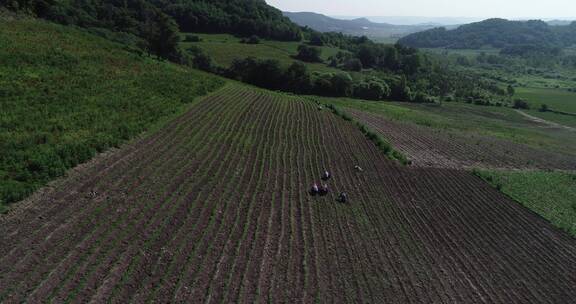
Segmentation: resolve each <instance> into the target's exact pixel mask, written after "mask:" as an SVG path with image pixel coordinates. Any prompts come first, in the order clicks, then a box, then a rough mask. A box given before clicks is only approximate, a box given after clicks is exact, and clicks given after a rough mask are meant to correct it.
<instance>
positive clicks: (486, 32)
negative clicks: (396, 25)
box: [399, 19, 576, 55]
mask: <svg viewBox="0 0 576 304" xmlns="http://www.w3.org/2000/svg"><path fill="white" fill-rule="evenodd" d="M399 43H401V44H403V45H407V46H412V47H422V48H439V47H444V48H453V49H481V48H486V47H492V48H498V49H505V50H506V51H505V53H508V54H514V55H523V54H525V53H545V54H554V53H555V52H557V51H558V48H562V47H567V46H572V45H573V44H574V43H576V22H573V23H572V24H570V25H567V26H550V25H548V24H547V23H546V22H544V21H540V20H531V21H509V20H505V19H488V20H485V21H482V22H476V23H472V24H466V25H462V26H460V27H458V28H457V29H454V30H446V28H443V27H441V28H436V29H431V30H427V31H424V32H419V33H415V34H411V35H408V36H406V37H404V38H402V39H400V40H399ZM520 53H521V54H520Z"/></svg>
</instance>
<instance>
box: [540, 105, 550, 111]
mask: <svg viewBox="0 0 576 304" xmlns="http://www.w3.org/2000/svg"><path fill="white" fill-rule="evenodd" d="M549 110H550V109H549V108H548V105H547V104H543V105H541V106H540V112H548V111H549Z"/></svg>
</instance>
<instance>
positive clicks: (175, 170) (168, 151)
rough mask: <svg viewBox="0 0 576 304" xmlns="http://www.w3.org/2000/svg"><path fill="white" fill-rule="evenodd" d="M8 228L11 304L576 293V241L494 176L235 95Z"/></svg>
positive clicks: (551, 298) (310, 112) (99, 169)
mask: <svg viewBox="0 0 576 304" xmlns="http://www.w3.org/2000/svg"><path fill="white" fill-rule="evenodd" d="M356 165H358V166H361V167H362V168H363V171H362V172H359V171H357V170H355V168H354V166H356ZM326 169H328V170H330V171H331V172H332V179H331V180H329V181H327V182H326V183H327V184H328V185H329V193H328V194H327V195H326V196H310V195H309V194H308V190H309V189H310V187H311V185H312V183H314V182H320V181H319V179H320V175H321V173H322V172H323V171H324V170H326ZM343 191H344V192H347V193H348V197H349V201H348V202H347V203H339V202H337V201H336V197H337V195H338V193H340V192H343ZM0 222H1V223H2V225H0V286H2V287H3V288H2V289H1V290H0V302H6V303H19V302H57V303H61V302H78V303H86V302H90V301H93V302H96V303H101V302H112V303H128V302H134V303H143V302H177V303H190V302H201V303H204V302H208V303H222V302H225V303H254V302H256V301H257V302H274V303H288V302H290V303H294V302H304V303H311V302H326V303H335V302H340V303H342V302H344V303H357V302H360V303H464V302H465V303H486V302H488V303H511V302H522V303H525V302H541V303H567V302H570V301H571V300H572V299H574V297H576V290H574V289H573V288H572V287H573V286H574V284H576V264H575V263H573V261H574V260H575V259H576V240H575V239H573V238H571V237H569V236H568V235H566V234H565V233H562V232H560V231H558V230H557V229H556V228H554V227H552V226H551V225H550V224H549V223H548V222H546V221H544V220H542V219H541V218H540V217H538V216H536V215H535V214H533V213H531V212H529V211H527V210H525V209H524V208H522V207H521V206H519V205H518V204H516V203H515V202H513V201H511V200H510V199H508V198H507V197H505V196H503V195H502V194H500V193H499V192H498V191H496V190H495V189H492V188H491V187H490V186H489V185H487V184H486V183H484V182H483V181H482V180H481V179H479V178H477V177H474V176H472V175H470V174H468V173H466V172H462V171H452V170H444V169H416V168H407V167H401V166H399V165H398V164H396V163H394V162H391V161H389V160H387V159H386V158H385V157H384V154H383V153H382V152H381V151H380V150H379V149H378V148H377V147H376V146H375V145H374V144H373V143H371V142H369V141H367V140H366V138H365V137H364V135H363V134H362V133H361V132H360V131H359V130H358V128H357V126H356V125H354V124H352V123H350V122H348V121H345V120H343V119H341V118H339V117H337V116H336V115H334V114H332V113H330V112H328V111H319V110H318V106H317V105H316V104H315V103H312V102H310V101H305V100H302V99H300V98H298V97H292V96H290V97H289V96H285V95H279V94H274V93H269V92H263V91H258V90H254V89H250V88H245V87H239V86H229V87H227V88H226V89H224V90H222V91H219V92H218V93H216V94H214V95H212V96H210V97H208V98H205V99H204V100H203V101H201V102H199V103H196V104H194V105H193V106H192V107H191V108H190V111H188V112H187V113H186V114H185V115H182V116H180V117H179V118H178V119H176V120H175V121H173V122H172V123H171V124H169V125H168V126H166V127H165V128H163V129H161V130H160V131H159V132H157V133H155V134H152V135H151V136H149V137H147V138H144V139H142V140H140V141H138V142H135V143H133V144H132V145H130V146H128V147H125V148H124V149H122V150H119V151H117V152H116V153H114V154H111V155H109V156H108V157H107V158H102V159H100V160H97V161H95V162H93V163H92V164H91V165H90V166H86V167H84V168H79V169H78V170H76V172H75V174H74V175H73V177H72V178H69V179H65V180H62V181H60V182H59V184H56V185H54V187H53V189H51V190H47V191H46V192H44V193H42V195H38V196H37V197H35V198H34V199H32V200H30V201H29V202H28V203H27V204H26V205H23V206H22V207H21V208H20V209H17V210H14V212H12V213H9V214H8V215H7V216H3V217H0Z"/></svg>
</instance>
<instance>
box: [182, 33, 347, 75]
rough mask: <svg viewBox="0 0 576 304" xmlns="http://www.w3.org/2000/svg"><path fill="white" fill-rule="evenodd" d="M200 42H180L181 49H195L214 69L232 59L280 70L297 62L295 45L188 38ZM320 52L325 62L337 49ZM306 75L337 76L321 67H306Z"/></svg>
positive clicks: (226, 37) (214, 37) (217, 37)
mask: <svg viewBox="0 0 576 304" xmlns="http://www.w3.org/2000/svg"><path fill="white" fill-rule="evenodd" d="M192 35H196V36H198V37H200V38H201V40H202V41H200V42H182V43H181V44H182V46H183V47H184V48H187V47H191V46H196V47H199V48H200V49H202V50H203V51H204V52H205V53H206V54H209V55H210V56H211V57H212V58H213V59H214V61H215V62H216V64H217V65H219V66H223V67H229V66H230V65H231V64H232V62H233V61H234V59H244V58H247V57H256V58H258V59H263V60H264V59H275V60H278V61H279V62H280V63H281V64H283V65H284V66H289V65H290V64H292V63H293V62H296V61H298V60H296V59H293V58H292V56H294V55H296V54H298V46H299V45H300V43H299V42H282V41H269V40H261V42H260V43H259V44H245V43H240V40H241V39H240V38H237V37H234V36H232V35H227V34H192ZM319 48H320V49H321V50H322V56H321V57H322V59H323V60H327V59H328V58H329V57H330V56H332V55H336V53H338V52H339V51H341V50H340V49H338V48H333V47H319ZM306 65H307V66H308V68H309V69H310V71H316V72H341V70H339V69H335V68H331V67H329V66H327V65H326V64H323V63H306Z"/></svg>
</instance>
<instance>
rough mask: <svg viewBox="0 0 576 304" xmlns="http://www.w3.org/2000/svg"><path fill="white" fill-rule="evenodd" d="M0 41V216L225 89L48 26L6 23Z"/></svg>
mask: <svg viewBox="0 0 576 304" xmlns="http://www.w3.org/2000/svg"><path fill="white" fill-rule="evenodd" d="M0 41H2V43H0V62H2V64H1V65H0V109H1V110H0V151H1V153H0V206H3V205H5V204H8V203H11V202H15V201H18V200H21V199H23V198H24V197H26V196H27V195H29V194H30V193H32V192H33V191H35V190H36V189H38V188H39V187H41V186H43V185H45V184H46V183H47V182H48V181H50V180H52V179H54V178H56V177H58V176H61V175H63V174H64V173H65V172H66V170H67V169H69V168H71V167H74V166H76V165H78V164H80V163H83V162H86V161H87V160H89V159H90V158H92V157H93V156H94V155H96V154H97V153H100V152H103V151H105V150H107V149H109V148H111V147H117V146H119V145H120V144H122V143H123V142H125V141H127V140H129V139H131V138H133V137H134V136H136V135H138V134H140V133H142V132H145V131H147V130H151V129H153V128H155V127H156V126H157V125H159V124H160V123H161V122H163V121H166V120H168V119H170V118H172V117H175V116H176V115H178V114H180V113H182V112H183V111H184V110H185V109H186V108H187V105H188V104H190V103H191V102H193V101H194V100H195V98H196V97H198V96H201V95H204V94H206V93H208V92H210V91H213V90H215V89H217V88H218V87H220V86H222V85H223V84H224V81H223V80H221V79H220V78H217V77H214V76H211V75H208V74H204V73H201V72H197V71H194V70H191V69H187V68H184V67H181V66H176V65H173V64H170V63H166V62H160V61H156V60H153V59H151V58H148V57H145V56H141V55H139V54H137V53H132V52H130V51H128V50H127V48H126V47H125V46H124V45H121V44H117V43H114V42H111V41H109V40H106V39H104V38H100V37H97V36H94V35H92V34H89V33H87V32H84V31H82V30H79V29H74V28H71V27H64V26H59V25H55V24H51V23H47V22H43V21H36V20H18V21H0ZM2 208H4V207H0V210H1V209H2Z"/></svg>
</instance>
